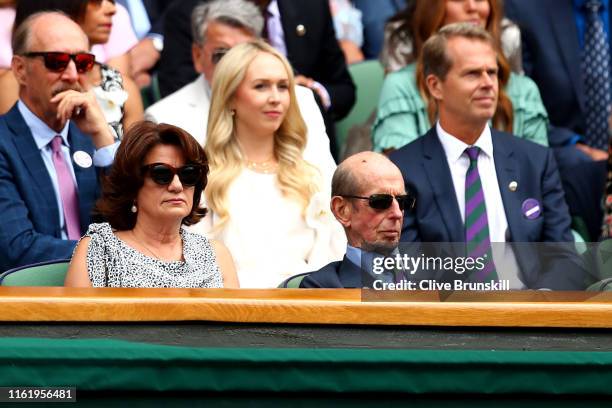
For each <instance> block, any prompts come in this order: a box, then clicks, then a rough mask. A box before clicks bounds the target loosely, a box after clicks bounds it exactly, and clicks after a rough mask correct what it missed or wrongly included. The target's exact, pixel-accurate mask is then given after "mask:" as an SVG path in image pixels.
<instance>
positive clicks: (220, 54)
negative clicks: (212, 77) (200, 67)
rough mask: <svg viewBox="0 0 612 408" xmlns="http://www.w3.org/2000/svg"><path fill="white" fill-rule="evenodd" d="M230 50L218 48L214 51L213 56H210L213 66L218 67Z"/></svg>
mask: <svg viewBox="0 0 612 408" xmlns="http://www.w3.org/2000/svg"><path fill="white" fill-rule="evenodd" d="M229 50H230V49H229V48H217V49H215V50H213V52H212V54H211V55H210V61H211V62H212V63H213V65H217V64H218V63H219V61H221V58H223V56H224V55H225V54H227V53H228V51H229Z"/></svg>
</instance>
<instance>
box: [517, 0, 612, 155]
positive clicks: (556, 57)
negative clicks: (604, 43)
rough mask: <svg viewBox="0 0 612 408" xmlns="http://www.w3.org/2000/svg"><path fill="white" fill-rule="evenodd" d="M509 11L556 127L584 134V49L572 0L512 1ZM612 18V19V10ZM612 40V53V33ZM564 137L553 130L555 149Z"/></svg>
mask: <svg viewBox="0 0 612 408" xmlns="http://www.w3.org/2000/svg"><path fill="white" fill-rule="evenodd" d="M505 11H506V16H507V17H508V18H510V19H512V20H513V21H515V22H516V23H517V24H518V25H519V28H520V29H521V38H522V47H523V68H524V69H525V73H526V74H527V75H528V76H530V77H531V78H532V79H533V80H534V81H535V83H536V84H537V85H538V87H539V88H540V93H541V94H542V100H543V101H544V105H545V106H546V109H547V110H548V116H549V117H550V121H551V124H552V125H554V126H556V127H562V128H565V129H568V130H571V132H574V133H577V134H579V135H584V131H585V122H584V112H585V100H584V99H585V95H584V86H583V83H582V74H581V69H580V61H581V59H580V55H581V49H580V43H579V40H578V29H577V28H576V22H575V18H574V10H573V4H572V1H571V0H561V1H559V0H535V1H534V0H506V1H505ZM611 11H612V10H611ZM609 16H610V18H611V19H612V12H610V13H609ZM610 26H611V27H612V21H611V24H610ZM608 40H609V41H610V47H611V49H612V35H609V36H608ZM611 80H612V76H611ZM558 135H560V133H558V132H557V133H555V132H551V136H550V137H551V140H550V142H551V145H552V146H560V145H561V144H562V143H563V142H564V140H563V139H564V137H562V136H559V137H555V136H558ZM565 137H571V133H569V132H568V133H566V134H565ZM555 139H559V140H555Z"/></svg>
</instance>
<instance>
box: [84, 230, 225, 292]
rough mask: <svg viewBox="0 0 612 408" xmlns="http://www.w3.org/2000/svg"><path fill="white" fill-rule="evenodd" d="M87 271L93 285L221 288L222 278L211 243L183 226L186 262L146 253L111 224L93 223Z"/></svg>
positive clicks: (88, 232)
mask: <svg viewBox="0 0 612 408" xmlns="http://www.w3.org/2000/svg"><path fill="white" fill-rule="evenodd" d="M85 236H87V237H90V238H91V241H90V243H89V246H88V248H87V272H88V273H89V279H90V280H91V283H92V285H93V286H94V287H122V288H222V287H223V278H222V276H221V271H220V270H219V266H218V265H217V259H216V257H215V253H214V250H213V247H212V245H211V244H210V242H209V241H208V239H207V238H206V237H204V236H202V235H198V234H194V233H191V232H189V231H186V230H185V229H184V228H181V239H182V240H183V257H184V258H185V261H171V262H166V261H160V260H159V259H156V258H152V257H149V256H146V255H144V254H142V253H140V252H139V251H137V250H135V249H134V248H132V247H130V246H128V245H127V244H126V243H125V242H123V241H122V240H120V239H119V238H117V237H116V236H115V234H114V233H113V230H112V228H111V226H110V224H108V223H100V224H91V225H90V226H89V229H88V230H87V234H86V235H85Z"/></svg>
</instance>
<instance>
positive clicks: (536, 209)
mask: <svg viewBox="0 0 612 408" xmlns="http://www.w3.org/2000/svg"><path fill="white" fill-rule="evenodd" d="M521 210H522V211H523V215H524V216H525V218H527V219H528V220H535V219H536V218H538V217H539V216H540V214H541V213H542V209H541V207H540V203H539V202H538V200H536V199H535V198H528V199H526V200H525V201H523V205H522V206H521Z"/></svg>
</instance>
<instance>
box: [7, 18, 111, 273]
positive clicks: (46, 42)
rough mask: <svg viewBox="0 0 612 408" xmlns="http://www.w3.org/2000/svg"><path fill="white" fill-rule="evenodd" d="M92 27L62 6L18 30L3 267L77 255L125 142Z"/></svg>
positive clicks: (9, 115) (9, 119)
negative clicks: (111, 123) (111, 121)
mask: <svg viewBox="0 0 612 408" xmlns="http://www.w3.org/2000/svg"><path fill="white" fill-rule="evenodd" d="M88 49H89V44H88V40H87V37H86V36H85V33H83V31H82V30H81V28H80V27H79V26H78V25H77V24H76V23H75V22H74V21H72V20H71V19H70V18H68V17H67V16H65V15H63V14H60V13H39V14H35V15H33V16H31V17H30V18H28V19H26V20H25V21H24V22H23V23H22V24H21V25H20V26H19V27H18V28H17V29H16V31H15V34H14V37H13V51H14V57H13V60H12V70H13V73H14V75H15V77H16V78H17V81H18V83H19V101H18V102H17V103H16V104H15V106H14V107H13V108H12V109H11V110H10V111H9V112H8V113H7V114H6V115H3V116H1V117H0V213H2V214H3V225H2V228H0V270H2V271H4V270H6V269H8V268H12V267H17V266H20V265H26V264H31V263H36V262H42V261H47V260H53V259H63V258H70V256H71V255H72V251H73V249H74V247H75V244H76V240H78V239H79V238H80V237H81V234H82V233H83V232H84V231H85V229H86V228H87V226H88V225H89V223H90V212H91V208H92V207H93V203H94V201H95V199H96V198H97V195H98V191H99V185H98V177H97V176H98V171H97V170H96V169H100V168H104V167H107V166H109V165H111V164H112V162H113V157H114V153H115V151H116V149H117V147H118V144H116V143H115V142H114V138H113V135H112V133H111V132H110V129H109V128H108V125H107V124H106V120H105V119H104V116H103V114H102V111H101V109H100V108H99V106H98V105H97V103H96V100H95V97H94V95H93V94H92V93H90V92H85V83H86V77H85V76H86V75H87V73H88V71H90V70H91V68H92V67H93V64H94V58H93V56H92V55H91V54H89V53H88V52H87V50H88Z"/></svg>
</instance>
